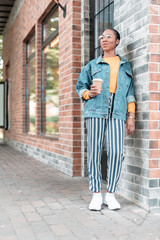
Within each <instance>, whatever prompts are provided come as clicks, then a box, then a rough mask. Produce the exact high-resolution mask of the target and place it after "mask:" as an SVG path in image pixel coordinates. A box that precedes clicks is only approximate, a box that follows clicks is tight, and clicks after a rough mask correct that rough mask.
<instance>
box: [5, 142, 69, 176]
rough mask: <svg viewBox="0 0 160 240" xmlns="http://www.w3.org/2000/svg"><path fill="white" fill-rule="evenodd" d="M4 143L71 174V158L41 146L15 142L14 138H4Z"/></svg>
mask: <svg viewBox="0 0 160 240" xmlns="http://www.w3.org/2000/svg"><path fill="white" fill-rule="evenodd" d="M5 143H6V144H8V145H10V146H11V147H13V148H15V149H17V150H18V151H20V152H23V153H26V154H27V155H29V156H30V157H33V158H35V159H37V160H38V161H41V162H43V163H45V164H48V165H49V166H52V167H54V168H56V169H57V170H59V171H61V172H63V173H66V174H68V175H70V176H73V159H71V158H67V157H65V156H62V155H60V154H57V153H52V152H49V151H46V150H43V149H41V148H36V147H34V146H31V145H28V144H25V143H21V142H17V141H14V140H9V139H5Z"/></svg>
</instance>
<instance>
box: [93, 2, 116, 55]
mask: <svg viewBox="0 0 160 240" xmlns="http://www.w3.org/2000/svg"><path fill="white" fill-rule="evenodd" d="M94 22H95V57H98V56H99V55H100V54H102V49H101V48H100V43H99V41H98V37H99V35H101V34H102V33H103V32H104V30H105V29H107V28H113V24H114V1H113V0H101V1H99V0H95V14H94Z"/></svg>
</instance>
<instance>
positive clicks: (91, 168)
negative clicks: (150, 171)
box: [86, 117, 125, 192]
mask: <svg viewBox="0 0 160 240" xmlns="http://www.w3.org/2000/svg"><path fill="white" fill-rule="evenodd" d="M86 126H87V137H88V175H89V185H90V187H89V188H90V190H91V191H94V192H100V191H101V190H102V189H101V188H102V187H101V155H102V148H103V142H104V137H105V131H106V138H107V139H106V141H105V142H106V144H107V146H106V147H107V156H108V158H107V159H106V160H107V178H106V180H107V189H108V190H109V191H110V192H115V190H116V186H117V183H118V180H119V177H120V174H121V169H122V162H123V160H124V156H123V141H124V131H125V122H124V121H123V120H120V119H114V118H112V117H109V118H108V119H104V118H87V119H86Z"/></svg>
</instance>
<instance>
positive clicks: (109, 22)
mask: <svg viewBox="0 0 160 240" xmlns="http://www.w3.org/2000/svg"><path fill="white" fill-rule="evenodd" d="M102 1H103V8H102V9H101V10H100V1H99V10H98V11H96V0H94V28H95V25H96V17H98V16H99V18H100V16H101V13H103V31H104V30H105V29H104V14H105V11H106V9H107V8H108V10H110V7H111V6H113V22H111V21H110V14H109V12H110V11H108V24H109V26H108V28H110V27H111V24H113V26H112V28H113V27H114V0H109V1H108V4H107V5H106V6H104V2H105V0H102ZM98 28H99V29H100V21H99V22H98ZM96 34H97V33H96V31H94V56H96V51H97V50H98V49H99V51H102V50H101V47H100V44H98V45H97V47H96V44H95V41H98V40H97V37H96ZM100 34H102V33H100ZM97 55H98V54H97ZM97 57H98V56H97Z"/></svg>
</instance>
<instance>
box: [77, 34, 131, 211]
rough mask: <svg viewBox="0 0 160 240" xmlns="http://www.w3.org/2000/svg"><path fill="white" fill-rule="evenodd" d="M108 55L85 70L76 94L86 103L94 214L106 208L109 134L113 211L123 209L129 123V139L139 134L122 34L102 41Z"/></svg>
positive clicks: (110, 203)
mask: <svg viewBox="0 0 160 240" xmlns="http://www.w3.org/2000/svg"><path fill="white" fill-rule="evenodd" d="M99 41H100V45H101V47H102V49H103V51H104V54H103V55H101V56H100V57H98V58H97V59H94V60H92V61H90V62H89V63H88V64H87V65H86V66H85V67H84V68H83V70H82V72H81V74H80V76H79V78H78V81H77V86H76V90H77V92H78V94H79V96H80V98H82V99H83V101H85V111H84V117H85V118H86V126H87V138H88V175H89V185H90V190H91V191H93V197H92V200H91V202H90V204H89V209H90V210H100V209H101V207H102V204H103V200H102V194H101V190H102V189H101V154H102V147H103V141H104V137H105V131H106V136H107V139H106V144H107V157H108V158H107V179H106V180H107V191H106V194H105V196H104V204H106V205H107V206H108V208H109V209H112V210H115V209H120V207H121V206H120V204H119V203H118V201H117V200H116V198H115V196H114V192H115V190H116V186H117V183H118V180H119V177H120V174H121V168H122V162H123V160H124V155H123V140H124V131H125V123H126V132H127V136H128V135H130V134H133V133H134V130H135V97H134V84H133V78H132V70H131V65H130V63H129V62H128V61H127V60H125V59H123V58H122V57H120V56H118V55H116V47H117V46H118V44H119V42H120V34H119V33H118V31H116V30H115V29H107V30H105V31H104V33H103V34H102V35H101V36H100V37H99ZM95 78H101V79H102V80H103V85H102V91H101V93H100V94H99V93H98V89H97V87H96V86H94V85H93V80H94V79H95Z"/></svg>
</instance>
